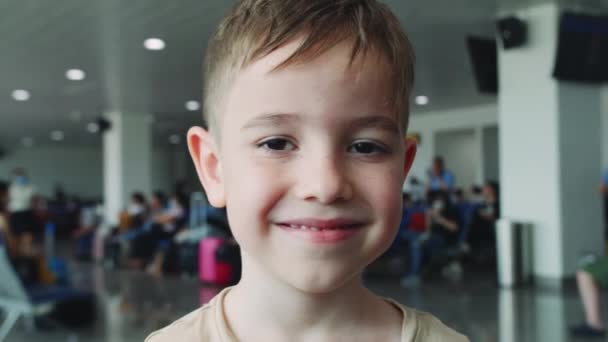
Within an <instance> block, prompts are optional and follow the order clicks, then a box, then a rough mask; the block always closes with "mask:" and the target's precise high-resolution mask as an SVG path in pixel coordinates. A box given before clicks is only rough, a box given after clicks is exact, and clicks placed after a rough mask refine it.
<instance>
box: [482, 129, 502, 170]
mask: <svg viewBox="0 0 608 342" xmlns="http://www.w3.org/2000/svg"><path fill="white" fill-rule="evenodd" d="M483 156H484V157H483V160H484V163H483V173H484V177H485V179H486V180H493V181H498V180H500V168H499V167H498V163H499V160H500V153H499V150H498V127H497V126H493V127H485V128H484V129H483Z"/></svg>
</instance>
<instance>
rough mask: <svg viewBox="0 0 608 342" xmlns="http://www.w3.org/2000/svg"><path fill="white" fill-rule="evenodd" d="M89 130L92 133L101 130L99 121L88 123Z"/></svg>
mask: <svg viewBox="0 0 608 342" xmlns="http://www.w3.org/2000/svg"><path fill="white" fill-rule="evenodd" d="M87 131H89V132H90V133H97V132H99V124H98V123H97V122H90V123H89V124H87Z"/></svg>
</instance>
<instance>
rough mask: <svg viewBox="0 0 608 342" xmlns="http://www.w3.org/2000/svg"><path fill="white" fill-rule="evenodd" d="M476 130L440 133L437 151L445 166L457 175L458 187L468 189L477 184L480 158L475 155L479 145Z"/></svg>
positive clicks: (436, 142) (438, 134)
mask: <svg viewBox="0 0 608 342" xmlns="http://www.w3.org/2000/svg"><path fill="white" fill-rule="evenodd" d="M475 138H476V137H475V129H472V128H470V129H465V130H456V131H449V132H438V133H437V134H436V135H435V151H436V153H437V154H438V155H440V156H443V158H444V161H445V164H446V165H447V166H448V167H449V169H450V170H451V171H452V172H453V173H454V175H456V187H459V188H463V189H468V188H470V187H471V185H473V184H476V183H477V182H476V178H477V165H479V163H480V160H479V158H478V157H479V156H478V155H477V154H476V153H473V152H474V151H475V150H476V145H477V143H478V141H477V139H475Z"/></svg>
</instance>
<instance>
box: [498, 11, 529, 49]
mask: <svg viewBox="0 0 608 342" xmlns="http://www.w3.org/2000/svg"><path fill="white" fill-rule="evenodd" d="M497 26H498V32H499V34H500V38H501V40H502V44H503V46H504V47H505V49H513V48H516V47H520V46H523V45H524V44H526V41H527V40H528V26H527V25H526V23H525V22H524V21H523V20H521V19H519V18H516V17H507V18H503V19H500V20H499V21H498V24H497Z"/></svg>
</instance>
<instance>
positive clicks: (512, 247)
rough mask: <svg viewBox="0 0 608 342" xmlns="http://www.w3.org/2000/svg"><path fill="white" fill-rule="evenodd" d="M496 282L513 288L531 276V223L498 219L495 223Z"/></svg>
mask: <svg viewBox="0 0 608 342" xmlns="http://www.w3.org/2000/svg"><path fill="white" fill-rule="evenodd" d="M496 255H497V259H498V260H497V266H498V284H499V286H500V287H504V288H514V287H519V286H523V285H525V284H527V283H528V282H529V281H530V279H531V276H532V224H531V223H524V222H516V221H512V220H508V219H500V220H498V222H497V224H496Z"/></svg>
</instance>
